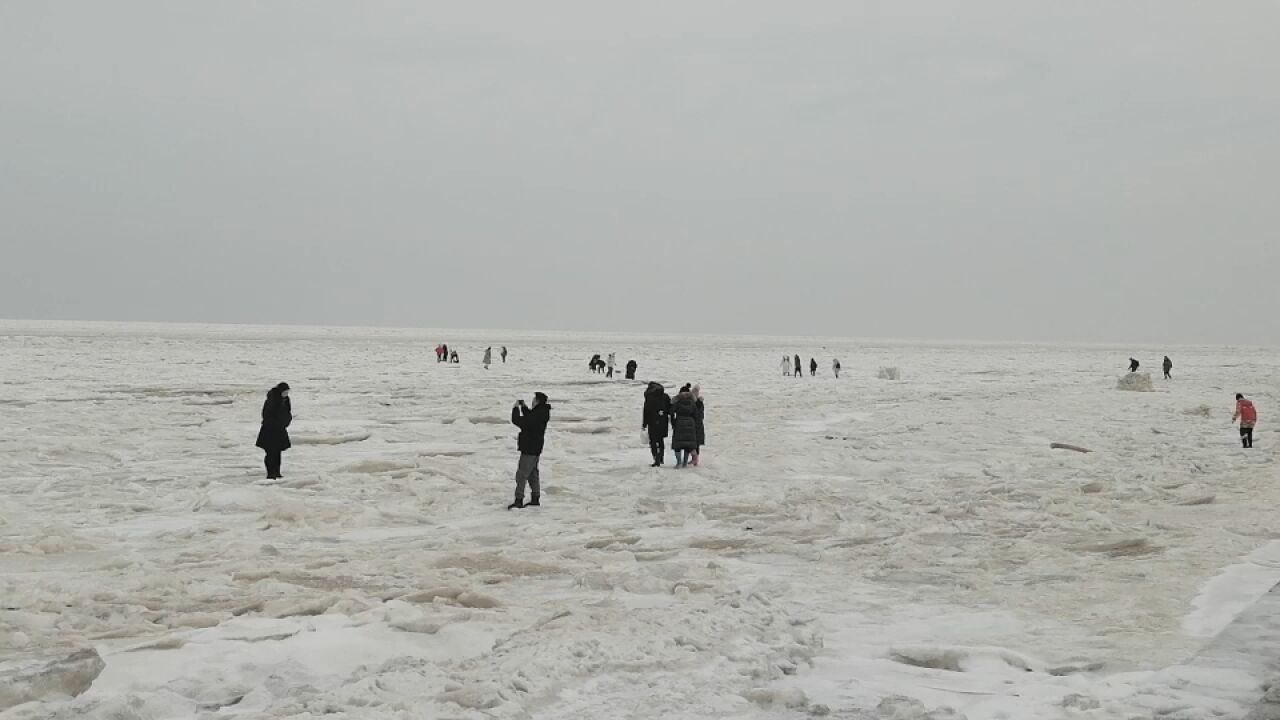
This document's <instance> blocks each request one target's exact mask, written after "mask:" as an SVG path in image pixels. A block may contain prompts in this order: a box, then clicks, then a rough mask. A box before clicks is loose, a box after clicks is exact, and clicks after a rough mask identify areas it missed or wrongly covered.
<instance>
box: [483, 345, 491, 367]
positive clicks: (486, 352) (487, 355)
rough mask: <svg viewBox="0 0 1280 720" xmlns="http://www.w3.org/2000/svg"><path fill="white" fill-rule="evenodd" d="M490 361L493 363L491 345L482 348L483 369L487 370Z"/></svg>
mask: <svg viewBox="0 0 1280 720" xmlns="http://www.w3.org/2000/svg"><path fill="white" fill-rule="evenodd" d="M492 363H493V347H492V346H490V347H487V348H485V349H484V369H485V370H488V369H489V365H490V364H492Z"/></svg>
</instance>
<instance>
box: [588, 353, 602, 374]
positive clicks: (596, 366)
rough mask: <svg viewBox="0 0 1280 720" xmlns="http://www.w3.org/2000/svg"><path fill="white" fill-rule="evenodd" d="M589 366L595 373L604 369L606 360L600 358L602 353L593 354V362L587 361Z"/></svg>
mask: <svg viewBox="0 0 1280 720" xmlns="http://www.w3.org/2000/svg"><path fill="white" fill-rule="evenodd" d="M587 366H588V367H590V368H591V372H593V373H598V372H600V371H601V370H602V369H604V360H601V359H600V353H596V354H595V355H592V356H591V362H590V363H587Z"/></svg>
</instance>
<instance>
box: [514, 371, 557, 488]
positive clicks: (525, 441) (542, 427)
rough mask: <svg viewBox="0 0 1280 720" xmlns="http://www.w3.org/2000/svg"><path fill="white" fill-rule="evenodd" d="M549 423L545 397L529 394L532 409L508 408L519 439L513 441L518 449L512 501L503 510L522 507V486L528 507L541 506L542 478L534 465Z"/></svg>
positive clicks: (540, 455)
mask: <svg viewBox="0 0 1280 720" xmlns="http://www.w3.org/2000/svg"><path fill="white" fill-rule="evenodd" d="M549 422H551V405H550V404H548V403H547V396H546V395H544V394H542V393H534V394H533V407H529V406H527V405H525V404H524V401H523V400H521V401H519V402H518V403H516V406H515V407H513V408H511V424H512V425H515V426H516V427H518V428H520V437H519V439H518V440H517V441H516V445H517V446H518V447H519V448H520V463H519V464H518V465H517V466H516V500H515V502H513V503H511V504H510V505H508V506H507V509H508V510H515V509H517V508H522V507H525V504H524V486H525V484H526V483H527V484H528V485H529V505H531V506H538V505H541V504H542V484H541V482H540V481H541V479H542V476H541V474H540V473H539V472H538V461H539V460H541V459H542V448H543V446H544V445H545V444H546V439H547V423H549Z"/></svg>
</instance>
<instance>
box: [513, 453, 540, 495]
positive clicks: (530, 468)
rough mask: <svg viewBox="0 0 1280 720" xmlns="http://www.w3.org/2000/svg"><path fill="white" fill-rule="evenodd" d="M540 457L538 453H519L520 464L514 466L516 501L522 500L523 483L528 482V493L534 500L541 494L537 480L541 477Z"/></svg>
mask: <svg viewBox="0 0 1280 720" xmlns="http://www.w3.org/2000/svg"><path fill="white" fill-rule="evenodd" d="M541 459H542V457H541V456H540V455H525V454H524V453H521V454H520V464H519V465H518V466H516V501H518V502H524V486H525V483H528V484H529V494H530V495H531V496H532V497H533V498H534V499H535V500H536V499H537V498H538V497H539V496H540V495H542V486H541V484H539V482H538V481H539V480H540V479H541V475H539V473H538V461H539V460H541Z"/></svg>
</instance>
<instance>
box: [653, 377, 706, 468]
mask: <svg viewBox="0 0 1280 720" xmlns="http://www.w3.org/2000/svg"><path fill="white" fill-rule="evenodd" d="M705 407H706V406H705V404H704V403H703V399H702V390H701V388H700V387H697V386H690V385H687V384H686V385H685V386H684V387H682V388H680V392H679V393H677V394H676V396H675V399H672V398H671V397H670V396H669V395H667V392H666V389H665V388H664V387H662V385H661V383H656V382H651V383H649V387H648V388H646V389H645V391H644V412H643V417H642V420H641V429H643V430H647V431H648V432H649V452H650V454H652V455H653V465H651V466H650V467H661V466H662V465H663V464H665V460H664V458H665V456H666V447H665V446H666V439H667V429H668V425H670V430H671V449H672V450H673V451H675V457H676V467H678V468H682V467H688V466H689V465H691V464H692V465H693V466H694V467H697V465H698V456H699V454H700V453H701V451H702V446H703V445H706V444H707V431H706V425H705V423H704V414H705Z"/></svg>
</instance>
